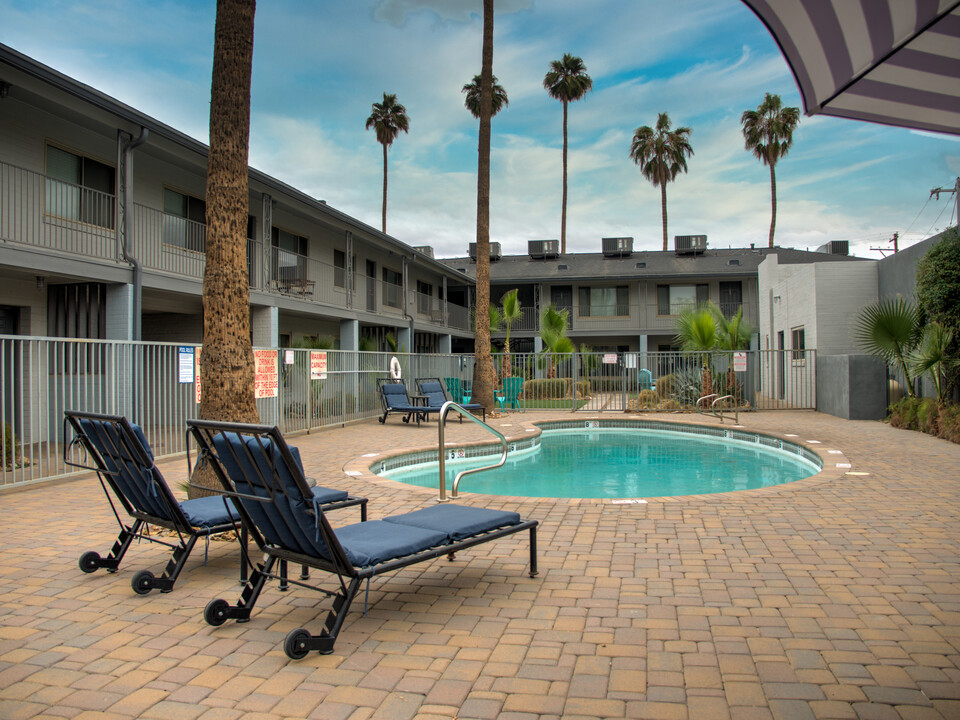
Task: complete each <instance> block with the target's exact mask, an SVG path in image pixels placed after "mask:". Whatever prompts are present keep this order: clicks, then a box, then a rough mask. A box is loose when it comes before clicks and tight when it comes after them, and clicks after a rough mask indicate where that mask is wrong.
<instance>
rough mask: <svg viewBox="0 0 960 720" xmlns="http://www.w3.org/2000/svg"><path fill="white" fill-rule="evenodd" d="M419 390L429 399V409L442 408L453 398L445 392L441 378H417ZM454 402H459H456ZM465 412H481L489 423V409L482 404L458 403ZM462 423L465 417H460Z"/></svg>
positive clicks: (484, 419)
mask: <svg viewBox="0 0 960 720" xmlns="http://www.w3.org/2000/svg"><path fill="white" fill-rule="evenodd" d="M417 390H418V391H419V392H420V394H421V395H423V396H424V397H426V398H427V407H442V406H443V404H444V403H445V402H447V401H448V400H450V399H451V398H450V397H449V396H448V395H447V393H446V392H444V390H443V384H442V383H441V382H440V378H417ZM453 402H457V401H456V400H454V401H453ZM457 404H458V405H460V406H461V407H462V408H463V409H464V410H467V411H469V412H476V411H477V410H479V411H480V412H481V414H482V419H483V421H484V422H486V421H487V409H486V408H485V407H484V406H483V405H481V404H480V403H466V404H464V403H462V402H458V403H457ZM460 422H461V423H462V422H463V416H462V415H461V416H460Z"/></svg>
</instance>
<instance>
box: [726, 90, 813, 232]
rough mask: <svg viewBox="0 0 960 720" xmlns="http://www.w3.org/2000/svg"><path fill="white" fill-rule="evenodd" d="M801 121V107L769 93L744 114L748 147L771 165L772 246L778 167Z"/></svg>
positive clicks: (775, 214) (765, 162) (744, 129)
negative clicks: (756, 105)
mask: <svg viewBox="0 0 960 720" xmlns="http://www.w3.org/2000/svg"><path fill="white" fill-rule="evenodd" d="M799 122H800V108H795V107H787V108H785V107H783V101H781V100H780V96H779V95H771V94H770V93H767V94H766V97H765V98H764V99H763V102H762V103H760V105H759V106H758V107H757V109H756V110H745V111H744V113H743V115H742V116H741V117H740V125H742V126H743V137H744V139H745V140H746V148H747V150H751V151H752V152H753V154H754V155H756V156H757V158H758V159H759V160H760V161H761V162H762V163H763V164H764V165H769V166H770V240H769V244H770V247H773V231H774V230H775V229H776V227H777V175H776V173H775V172H774V168H775V167H776V165H777V161H778V160H780V158H782V157H783V156H784V155H786V154H787V152H788V151H789V150H790V146H791V145H793V131H794V130H796V128H797V124H798V123H799Z"/></svg>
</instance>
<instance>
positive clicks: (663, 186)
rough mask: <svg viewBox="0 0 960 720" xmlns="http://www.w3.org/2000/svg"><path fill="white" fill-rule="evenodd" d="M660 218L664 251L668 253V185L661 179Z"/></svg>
mask: <svg viewBox="0 0 960 720" xmlns="http://www.w3.org/2000/svg"><path fill="white" fill-rule="evenodd" d="M660 217H661V218H663V251H664V252H666V251H667V183H666V181H664V180H663V178H661V179H660Z"/></svg>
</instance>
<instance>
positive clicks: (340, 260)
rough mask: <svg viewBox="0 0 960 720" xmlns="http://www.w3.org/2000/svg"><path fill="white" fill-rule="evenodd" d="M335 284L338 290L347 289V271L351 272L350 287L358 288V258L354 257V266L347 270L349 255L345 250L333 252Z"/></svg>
mask: <svg viewBox="0 0 960 720" xmlns="http://www.w3.org/2000/svg"><path fill="white" fill-rule="evenodd" d="M333 268H334V270H333V284H334V285H335V286H336V287H338V288H346V287H347V271H348V270H349V272H350V281H351V282H350V287H351V288H353V287H355V286H356V277H357V256H356V255H354V256H353V264H352V265H351V266H350V267H349V268H347V254H346V253H345V252H344V251H343V250H334V251H333Z"/></svg>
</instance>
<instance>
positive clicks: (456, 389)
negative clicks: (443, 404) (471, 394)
mask: <svg viewBox="0 0 960 720" xmlns="http://www.w3.org/2000/svg"><path fill="white" fill-rule="evenodd" d="M443 382H444V383H445V384H446V386H447V393H449V397H450V399H451V400H453V401H454V402H455V403H457V404H458V405H463V401H464V398H465V396H466V392H464V387H463V381H462V380H461V379H460V378H458V377H448V378H444V379H443Z"/></svg>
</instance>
